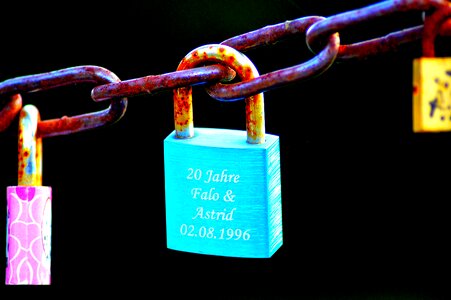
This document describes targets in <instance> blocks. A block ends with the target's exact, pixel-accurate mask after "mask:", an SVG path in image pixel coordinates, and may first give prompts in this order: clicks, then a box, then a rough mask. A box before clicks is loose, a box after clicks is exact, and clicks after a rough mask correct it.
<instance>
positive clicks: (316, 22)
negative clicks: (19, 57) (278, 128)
mask: <svg viewBox="0 0 451 300" xmlns="http://www.w3.org/2000/svg"><path fill="white" fill-rule="evenodd" d="M449 3H450V2H449V1H446V0H396V1H381V2H378V3H376V4H373V5H368V6H365V7H362V8H359V9H355V10H351V11H347V12H343V13H339V14H336V15H332V16H329V17H327V18H324V17H320V16H308V17H302V18H298V19H295V20H290V21H285V22H283V23H279V24H275V25H269V26H266V27H263V28H260V29H257V30H254V31H251V32H247V33H244V34H241V35H238V36H235V37H232V38H230V39H227V40H225V41H223V42H221V43H220V44H221V45H227V46H229V47H232V48H235V49H236V50H238V51H243V52H244V51H248V50H250V49H254V48H257V47H262V46H267V45H272V44H274V43H277V42H279V41H282V40H284V39H287V38H290V37H295V36H298V35H300V34H302V35H305V38H306V46H307V47H308V48H309V49H310V50H311V52H312V53H313V54H314V57H313V58H312V59H311V60H309V61H307V62H305V63H302V64H299V65H296V66H292V67H289V68H285V69H281V70H277V71H273V72H270V73H267V74H263V75H261V76H258V77H256V78H253V79H250V80H246V81H242V82H238V83H234V84H227V85H222V84H220V83H217V84H215V85H214V86H213V87H211V88H209V89H208V90H209V93H210V95H211V96H212V97H213V98H215V99H217V100H220V101H234V100H241V99H244V98H246V97H249V96H251V95H254V94H257V93H261V92H264V91H268V90H270V89H274V88H279V87H281V86H284V85H286V84H289V83H293V82H297V81H301V80H304V79H309V78H311V77H315V76H318V75H320V74H322V73H323V72H324V71H326V70H327V69H328V68H329V67H330V66H331V65H332V64H333V63H334V62H335V61H338V60H350V59H363V58H366V57H368V56H371V55H377V54H382V53H386V52H389V51H392V50H396V48H397V47H398V46H399V45H401V44H404V43H408V42H412V41H415V40H419V39H421V38H422V36H423V24H421V25H419V26H414V27H412V28H406V29H403V30H400V31H396V32H392V33H389V34H388V35H386V36H382V37H378V38H373V39H369V40H365V41H361V42H356V43H353V44H346V45H340V38H339V34H340V32H341V31H343V30H345V29H350V28H352V27H355V26H359V25H360V26H361V25H362V24H364V23H367V22H369V21H372V20H375V19H378V18H382V17H386V16H390V15H394V14H401V17H402V13H405V12H409V11H418V12H423V13H425V12H428V13H431V12H433V11H434V10H437V9H440V8H443V7H449V5H450V4H449ZM440 23H441V26H440V28H439V29H437V30H435V31H438V34H440V35H451V20H445V21H443V22H440ZM82 68H85V69H84V70H83V69H82ZM89 68H91V69H89ZM92 68H97V70H93V69H92ZM85 72H87V73H91V74H84V73H85ZM228 72H230V70H227V69H225V68H224V67H221V66H218V65H215V66H213V65H211V66H207V67H204V66H200V67H197V68H196V69H190V70H178V71H176V72H172V73H166V74H162V75H155V76H146V77H141V78H137V79H130V80H127V81H124V82H120V81H119V80H118V79H117V77H116V76H115V75H114V74H113V75H112V74H111V72H109V71H107V70H105V69H100V67H95V66H88V67H75V68H70V69H66V70H62V71H55V72H50V73H46V74H39V75H32V76H25V77H19V78H15V79H12V80H7V81H5V82H3V83H0V95H1V94H13V93H20V92H31V91H37V90H43V89H46V88H53V87H57V86H62V85H67V84H70V83H76V82H86V81H91V82H94V83H96V84H97V85H98V86H96V87H94V88H93V90H92V93H91V97H92V98H93V99H94V100H95V101H105V100H111V101H112V105H111V107H110V108H109V109H108V110H105V111H101V112H98V113H93V114H88V115H83V116H80V118H76V117H63V118H61V119H58V120H47V121H43V122H41V123H40V124H39V130H40V131H42V133H43V136H51V135H60V134H68V133H72V132H76V131H80V130H84V129H88V128H93V127H96V126H102V125H105V124H108V123H113V122H115V121H117V120H119V119H120V118H121V117H122V115H123V113H124V112H125V108H126V99H121V100H119V98H122V97H130V96H138V95H143V94H151V93H156V92H161V91H164V90H169V89H174V88H180V87H183V86H188V85H195V84H206V83H215V81H216V82H217V81H219V80H223V81H226V80H227V79H229V78H231V77H232V74H230V73H228ZM93 74H96V75H93ZM93 77H96V78H93ZM8 105H9V106H10V107H11V105H12V104H11V103H8V104H7V106H8ZM11 111H12V110H9V108H6V107H5V108H2V111H0V116H1V115H2V114H3V115H4V116H7V117H5V118H2V120H1V121H0V130H1V129H2V128H3V130H4V129H5V128H6V127H8V122H10V121H11V119H12V118H11V116H12V114H13V113H12V112H11Z"/></svg>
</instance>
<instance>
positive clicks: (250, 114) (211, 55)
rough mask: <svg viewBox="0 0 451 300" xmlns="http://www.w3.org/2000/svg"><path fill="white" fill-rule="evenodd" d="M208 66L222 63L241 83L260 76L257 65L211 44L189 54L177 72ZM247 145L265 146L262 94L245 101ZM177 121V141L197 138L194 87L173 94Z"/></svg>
mask: <svg viewBox="0 0 451 300" xmlns="http://www.w3.org/2000/svg"><path fill="white" fill-rule="evenodd" d="M205 63H221V64H224V65H226V66H227V67H229V68H231V69H233V70H234V71H235V72H236V74H237V76H238V77H239V78H240V79H241V80H242V81H246V80H250V79H253V78H256V77H258V76H259V73H258V71H257V69H256V67H255V66H254V64H253V63H252V62H251V61H250V60H249V59H248V58H247V57H246V56H245V55H244V54H242V53H241V52H239V51H237V50H235V49H234V48H232V47H229V46H226V45H220V44H209V45H204V46H201V47H198V48H196V49H194V50H192V51H191V52H189V53H188V54H187V55H186V56H185V57H184V58H183V59H182V61H181V62H180V64H179V66H178V68H177V71H180V70H186V69H190V68H194V67H196V66H198V65H200V64H205ZM245 102H246V131H247V142H248V143H250V144H261V143H264V142H265V118H264V103H263V93H258V94H255V95H253V96H250V97H247V98H245ZM174 121H175V130H176V137H177V138H181V139H184V138H191V137H193V136H194V125H193V103H192V87H191V86H187V87H181V88H178V89H175V90H174Z"/></svg>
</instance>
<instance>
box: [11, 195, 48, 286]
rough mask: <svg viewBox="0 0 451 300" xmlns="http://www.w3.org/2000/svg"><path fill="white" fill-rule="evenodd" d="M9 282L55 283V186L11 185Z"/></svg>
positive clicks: (22, 283) (14, 283)
mask: <svg viewBox="0 0 451 300" xmlns="http://www.w3.org/2000/svg"><path fill="white" fill-rule="evenodd" d="M6 230H7V234H6V236H7V240H6V243H7V244H6V255H7V259H6V276H5V284H7V285H25V284H26V285H49V284H50V282H51V276H50V275H51V274H50V260H51V257H50V255H51V231H52V189H51V187H47V186H9V187H7V226H6Z"/></svg>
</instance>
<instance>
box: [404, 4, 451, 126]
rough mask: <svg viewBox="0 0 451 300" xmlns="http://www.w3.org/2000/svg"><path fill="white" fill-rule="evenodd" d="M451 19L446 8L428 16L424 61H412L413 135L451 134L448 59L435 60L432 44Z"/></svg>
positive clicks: (450, 76) (449, 11) (450, 72)
mask: <svg viewBox="0 0 451 300" xmlns="http://www.w3.org/2000/svg"><path fill="white" fill-rule="evenodd" d="M450 16H451V9H450V8H449V7H446V8H443V9H439V10H437V11H435V12H434V13H433V14H431V15H429V16H427V17H426V18H425V22H424V29H423V39H422V48H423V50H422V51H423V57H420V58H417V59H414V61H413V130H414V132H443V131H451V57H435V49H434V41H435V38H436V36H437V34H438V32H439V29H440V26H441V25H442V23H443V22H445V21H446V19H447V18H449V17H450Z"/></svg>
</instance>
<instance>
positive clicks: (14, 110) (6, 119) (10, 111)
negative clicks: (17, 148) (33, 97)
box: [0, 94, 22, 132]
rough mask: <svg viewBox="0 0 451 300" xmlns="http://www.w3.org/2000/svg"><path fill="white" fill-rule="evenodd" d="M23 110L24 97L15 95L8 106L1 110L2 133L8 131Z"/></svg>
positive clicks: (10, 98) (8, 102) (0, 124)
mask: <svg viewBox="0 0 451 300" xmlns="http://www.w3.org/2000/svg"><path fill="white" fill-rule="evenodd" d="M21 108H22V97H21V96H20V94H14V95H12V96H10V97H9V100H8V101H7V102H6V105H5V106H4V107H3V108H1V110H0V132H2V131H4V130H6V128H8V127H9V125H10V124H11V123H12V122H13V120H14V119H15V118H16V116H17V115H18V114H19V112H20V109H21Z"/></svg>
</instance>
